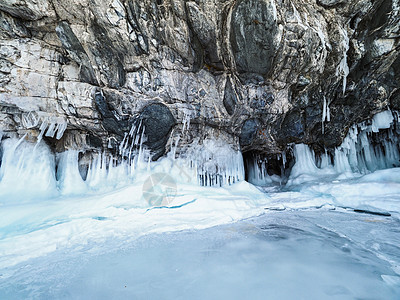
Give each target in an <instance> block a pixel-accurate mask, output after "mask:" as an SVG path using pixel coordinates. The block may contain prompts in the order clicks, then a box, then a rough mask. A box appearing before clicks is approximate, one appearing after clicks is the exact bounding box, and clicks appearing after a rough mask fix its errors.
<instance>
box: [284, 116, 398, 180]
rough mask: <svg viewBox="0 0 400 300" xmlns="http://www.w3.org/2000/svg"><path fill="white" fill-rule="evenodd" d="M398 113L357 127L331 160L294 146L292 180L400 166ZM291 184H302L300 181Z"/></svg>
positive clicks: (363, 172)
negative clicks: (300, 177) (306, 175)
mask: <svg viewBox="0 0 400 300" xmlns="http://www.w3.org/2000/svg"><path fill="white" fill-rule="evenodd" d="M393 115H395V116H396V119H397V118H398V117H397V116H398V114H397V113H392V112H391V111H390V110H386V111H383V112H381V113H378V114H376V115H375V116H374V117H373V119H372V121H370V122H369V123H367V122H363V123H361V124H358V125H354V126H352V127H351V128H350V129H349V132H348V134H347V136H346V138H345V139H344V141H343V143H342V144H341V145H340V146H339V147H337V148H336V149H335V150H334V153H332V157H333V159H332V160H331V159H330V157H329V155H327V154H326V153H325V154H323V155H321V157H320V158H319V166H318V167H317V160H318V158H317V157H316V156H315V154H314V152H313V151H312V150H311V149H310V148H309V147H308V146H307V145H302V144H299V145H295V146H294V156H295V159H296V163H295V165H294V167H293V169H292V171H291V175H290V176H291V178H292V179H295V178H297V177H298V176H303V178H302V180H304V175H305V174H309V175H311V179H316V177H315V176H318V175H321V174H325V175H332V174H336V175H339V174H346V173H359V174H365V173H370V172H373V171H375V170H379V169H386V168H393V167H399V166H400V152H399V146H400V140H399V137H398V136H399V133H398V132H397V133H395V132H394V131H395V130H398V128H397V124H396V126H394V116H393ZM290 183H300V181H299V180H295V181H293V180H292V181H290Z"/></svg>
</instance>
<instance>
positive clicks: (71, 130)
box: [0, 0, 400, 160]
mask: <svg viewBox="0 0 400 300" xmlns="http://www.w3.org/2000/svg"><path fill="white" fill-rule="evenodd" d="M399 42H400V1H399V0H376V1H373V0H349V1H342V0H301V1H300V0H290V1H287V0H286V1H285V0H197V1H186V0H81V1H73V0H35V1H34V0H31V1H29V0H18V1H17V0H2V1H1V3H0V131H1V132H2V133H3V135H4V136H19V137H21V136H23V135H24V134H27V135H26V136H27V138H28V139H32V140H34V139H36V138H43V139H44V140H45V141H46V142H47V143H48V144H49V145H50V146H51V147H52V149H53V150H54V151H55V152H61V151H64V150H65V149H79V150H81V151H86V152H87V153H89V152H90V151H104V150H107V151H110V152H111V153H118V147H119V145H120V143H121V142H122V140H123V139H124V137H125V136H126V133H127V132H129V130H130V129H131V127H132V125H133V124H134V123H135V122H137V120H139V119H140V120H142V122H143V124H144V128H145V135H146V137H147V139H146V142H145V143H146V145H147V146H148V147H149V148H150V149H151V150H152V153H153V159H154V160H156V159H158V158H159V157H160V156H162V155H163V154H164V153H165V152H166V151H168V148H169V147H170V146H171V141H172V140H173V139H174V136H176V135H177V134H179V133H180V132H181V131H182V127H183V124H184V123H185V122H187V121H188V120H190V131H189V132H186V134H184V135H182V136H181V138H180V141H179V145H178V147H177V151H178V153H179V151H184V150H183V149H184V146H185V145H187V144H189V143H191V142H192V141H193V140H195V139H199V140H202V139H204V138H206V137H210V136H214V137H215V136H218V137H220V138H222V139H224V140H226V141H227V142H228V143H229V144H231V145H232V146H233V147H235V148H237V149H239V148H240V149H241V151H242V152H243V153H259V154H262V155H267V156H268V155H274V154H277V153H281V152H282V151H283V150H285V148H286V147H287V145H288V144H290V143H306V144H309V145H312V146H313V148H314V149H315V151H317V152H318V151H323V149H328V150H329V149H333V148H334V147H336V146H338V145H339V144H340V143H341V142H342V141H343V139H344V137H345V136H346V134H347V132H348V130H349V128H350V127H351V126H352V125H353V124H356V123H359V122H361V121H363V120H366V119H368V118H370V117H371V116H372V115H373V114H375V113H377V112H380V111H383V110H385V109H387V108H388V107H389V108H391V109H394V110H400V89H399V87H400V56H399V47H400V46H399V45H400V43H399Z"/></svg>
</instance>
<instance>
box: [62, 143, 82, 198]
mask: <svg viewBox="0 0 400 300" xmlns="http://www.w3.org/2000/svg"><path fill="white" fill-rule="evenodd" d="M78 155H79V152H78V151H76V150H68V151H65V152H63V153H61V154H60V158H59V163H58V168H57V177H58V185H59V188H60V190H61V193H62V194H64V195H65V194H68V195H71V194H81V193H84V192H85V191H86V189H87V187H86V183H85V182H84V181H83V179H82V177H81V175H80V173H79V167H78Z"/></svg>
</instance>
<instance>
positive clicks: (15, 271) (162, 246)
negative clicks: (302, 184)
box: [0, 208, 400, 299]
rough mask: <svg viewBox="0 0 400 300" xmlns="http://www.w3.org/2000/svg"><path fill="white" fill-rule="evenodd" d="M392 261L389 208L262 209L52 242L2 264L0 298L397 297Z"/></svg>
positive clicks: (395, 231)
mask: <svg viewBox="0 0 400 300" xmlns="http://www.w3.org/2000/svg"><path fill="white" fill-rule="evenodd" d="M399 262H400V222H399V220H398V219H397V218H395V217H392V216H390V217H385V216H377V215H370V214H360V213H355V212H351V211H348V210H344V209H336V210H329V209H325V208H322V209H309V210H298V211H267V212H266V213H265V214H263V215H261V216H259V217H254V218H249V219H246V220H242V221H239V222H236V223H232V224H227V225H220V226H215V227H212V228H208V229H203V230H184V231H178V232H170V233H163V234H149V235H146V236H143V237H140V238H137V239H134V238H132V239H124V240H120V239H116V238H112V239H108V240H106V241H104V242H101V243H89V244H86V245H80V246H77V247H74V248H71V249H69V250H68V251H66V250H65V249H57V250H55V251H54V252H52V253H50V254H48V255H46V256H42V257H38V258H33V259H30V260H28V261H27V262H25V263H21V264H19V265H17V266H14V267H11V268H8V269H7V270H8V271H12V272H11V273H10V274H9V277H8V278H6V279H4V278H3V279H2V280H1V281H0V282H1V284H0V298H1V299H27V298H33V299H266V298H270V299H271V298H274V299H294V298H297V299H299V298H304V299H398V297H399V295H400V277H399V274H396V272H395V271H396V270H397V271H398V270H399ZM2 275H3V277H4V276H5V275H6V274H2Z"/></svg>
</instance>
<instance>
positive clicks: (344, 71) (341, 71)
mask: <svg viewBox="0 0 400 300" xmlns="http://www.w3.org/2000/svg"><path fill="white" fill-rule="evenodd" d="M339 32H340V35H341V36H342V38H343V39H342V41H341V46H342V49H343V57H342V59H341V61H340V63H339V65H338V66H337V68H336V76H342V77H343V94H344V93H345V92H346V83H347V76H348V75H349V72H350V70H349V66H348V64H347V51H349V48H350V46H349V42H350V39H349V36H348V35H347V31H346V29H345V28H342V27H339Z"/></svg>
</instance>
